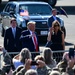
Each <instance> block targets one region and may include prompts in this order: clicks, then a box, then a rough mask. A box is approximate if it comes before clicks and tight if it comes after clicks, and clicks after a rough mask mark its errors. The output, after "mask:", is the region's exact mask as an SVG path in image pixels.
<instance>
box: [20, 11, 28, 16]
mask: <svg viewBox="0 0 75 75" xmlns="http://www.w3.org/2000/svg"><path fill="white" fill-rule="evenodd" d="M20 15H21V16H29V13H28V11H27V10H21V11H20Z"/></svg>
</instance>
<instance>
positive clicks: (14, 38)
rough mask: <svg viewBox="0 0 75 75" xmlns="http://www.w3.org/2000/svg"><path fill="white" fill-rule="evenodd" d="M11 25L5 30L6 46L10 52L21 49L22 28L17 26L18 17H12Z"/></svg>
mask: <svg viewBox="0 0 75 75" xmlns="http://www.w3.org/2000/svg"><path fill="white" fill-rule="evenodd" d="M10 25H11V27H10V28H8V29H7V30H6V31H5V35H4V48H5V49H6V50H7V51H8V52H20V51H21V42H20V36H21V31H22V30H21V28H19V27H17V23H16V19H15V18H12V19H11V21H10Z"/></svg>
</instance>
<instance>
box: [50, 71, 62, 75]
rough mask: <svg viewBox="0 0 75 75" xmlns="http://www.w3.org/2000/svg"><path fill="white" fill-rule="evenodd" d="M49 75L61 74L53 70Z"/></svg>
mask: <svg viewBox="0 0 75 75" xmlns="http://www.w3.org/2000/svg"><path fill="white" fill-rule="evenodd" d="M50 75H61V73H60V72H59V71H55V70H53V71H52V72H51V73H50Z"/></svg>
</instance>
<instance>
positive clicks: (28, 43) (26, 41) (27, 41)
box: [20, 30, 39, 52]
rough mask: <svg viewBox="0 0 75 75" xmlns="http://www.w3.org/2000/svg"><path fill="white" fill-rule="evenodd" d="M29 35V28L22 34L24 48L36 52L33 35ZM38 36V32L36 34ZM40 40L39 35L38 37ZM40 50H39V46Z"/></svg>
mask: <svg viewBox="0 0 75 75" xmlns="http://www.w3.org/2000/svg"><path fill="white" fill-rule="evenodd" d="M28 35H30V31H29V30H24V31H23V32H22V34H21V36H22V37H21V38H20V39H21V42H22V48H25V47H26V48H28V49H29V50H30V51H31V52H35V46H34V43H33V40H32V37H29V36H28ZM36 37H37V34H36ZM37 40H38V37H37ZM38 50H39V46H38Z"/></svg>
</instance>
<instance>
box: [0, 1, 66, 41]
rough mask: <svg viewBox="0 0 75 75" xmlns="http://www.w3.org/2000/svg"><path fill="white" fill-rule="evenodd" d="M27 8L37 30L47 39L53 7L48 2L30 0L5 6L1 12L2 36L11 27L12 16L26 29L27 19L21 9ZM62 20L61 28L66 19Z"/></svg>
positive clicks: (9, 3) (41, 37) (42, 37)
mask: <svg viewBox="0 0 75 75" xmlns="http://www.w3.org/2000/svg"><path fill="white" fill-rule="evenodd" d="M21 8H22V9H24V10H27V11H28V13H29V21H35V22H36V32H37V34H38V36H39V37H40V39H41V40H43V39H44V40H45V41H46V39H47V34H48V25H47V21H48V18H49V17H50V16H51V15H52V12H51V11H52V7H51V6H50V5H49V4H48V3H46V2H30V1H26V2H25V1H24V2H23V1H20V2H16V1H14V2H8V3H7V4H6V6H5V7H4V10H3V12H1V18H2V36H4V32H5V30H6V29H7V28H9V27H10V19H11V17H15V18H16V20H17V25H18V26H19V27H22V28H23V29H26V21H27V20H26V19H25V17H24V16H21V15H20V9H21ZM60 20H61V28H64V31H65V27H64V21H63V20H62V19H61V18H60ZM44 40H43V41H44Z"/></svg>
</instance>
